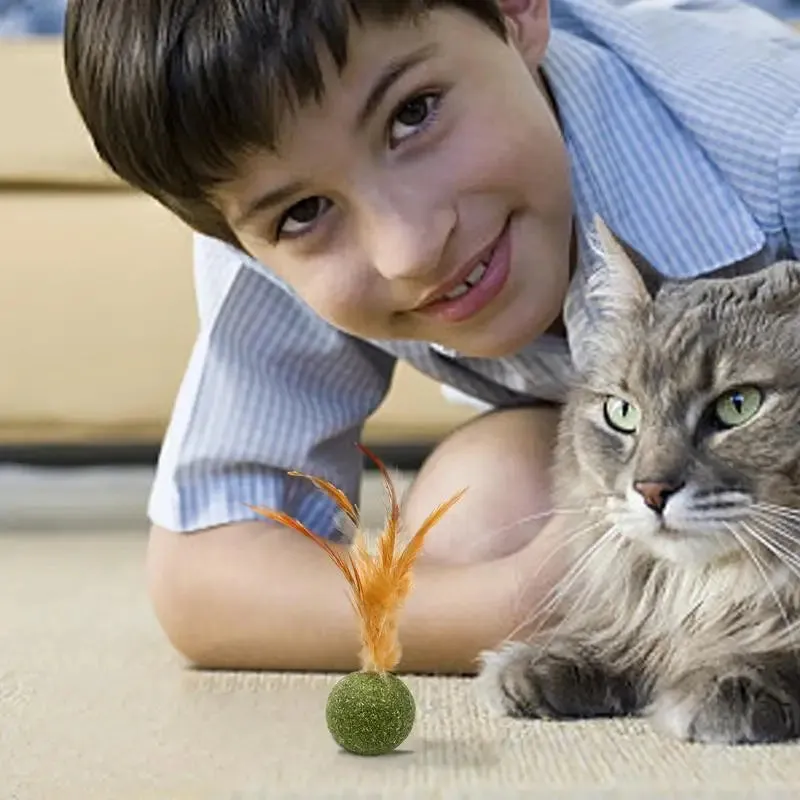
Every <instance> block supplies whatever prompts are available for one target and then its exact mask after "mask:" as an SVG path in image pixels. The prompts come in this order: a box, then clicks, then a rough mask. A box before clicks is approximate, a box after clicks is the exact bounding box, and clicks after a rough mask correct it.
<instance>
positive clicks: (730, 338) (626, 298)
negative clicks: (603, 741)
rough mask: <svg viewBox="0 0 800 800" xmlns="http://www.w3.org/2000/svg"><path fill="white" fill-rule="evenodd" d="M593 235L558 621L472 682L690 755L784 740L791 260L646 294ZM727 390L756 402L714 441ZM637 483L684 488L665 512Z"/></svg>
mask: <svg viewBox="0 0 800 800" xmlns="http://www.w3.org/2000/svg"><path fill="white" fill-rule="evenodd" d="M597 230H598V242H599V244H600V250H601V252H602V257H603V262H604V263H603V265H602V268H601V269H600V270H599V271H598V272H597V277H596V278H595V279H594V282H593V284H592V286H591V289H590V291H591V294H592V300H591V302H593V303H595V304H596V305H597V307H598V308H600V309H601V310H602V312H603V314H602V323H601V329H600V330H598V331H597V332H596V335H594V336H593V337H592V338H591V341H587V342H583V343H578V344H577V348H578V351H577V352H576V353H575V356H576V363H577V364H579V365H580V376H581V377H580V380H579V383H578V385H576V387H575V388H574V390H573V391H572V393H571V396H570V397H569V399H568V403H567V405H566V408H565V410H564V414H563V420H562V425H561V431H560V440H559V445H558V452H557V457H556V467H555V476H554V477H555V498H554V505H555V507H556V508H572V509H574V508H587V509H589V510H587V512H586V514H585V515H584V516H583V518H581V519H580V522H577V521H576V523H575V527H576V529H578V530H577V531H576V532H575V533H577V538H576V539H574V540H573V541H572V543H571V545H570V546H571V548H572V549H571V552H570V558H569V561H570V563H571V565H572V567H573V569H572V570H571V572H570V573H568V575H567V576H566V577H565V580H564V581H563V582H562V585H561V590H560V591H561V596H560V605H559V607H558V609H557V613H556V616H555V617H553V618H552V620H551V623H550V624H549V625H546V626H545V627H544V628H543V629H540V630H539V632H538V633H537V634H536V635H535V636H533V638H528V639H526V640H525V641H524V642H509V643H507V644H505V645H504V646H502V647H500V648H498V649H497V650H495V651H492V652H488V653H484V654H483V665H482V670H481V674H480V675H479V677H478V682H479V686H480V687H481V688H482V689H483V691H484V692H485V693H486V694H487V695H488V699H489V700H490V701H492V702H493V703H494V705H495V706H496V707H497V708H499V709H500V710H501V711H502V712H503V713H505V714H508V715H511V716H516V717H529V718H581V717H593V716H608V715H627V714H637V715H640V714H641V715H647V716H649V717H650V718H652V720H653V721H654V722H655V723H656V725H657V726H658V727H659V728H660V729H661V730H663V731H667V732H669V733H671V734H673V735H675V736H678V737H679V738H681V739H686V740H695V741H705V742H721V743H756V742H771V741H782V740H786V739H791V738H795V737H797V736H799V735H800V657H799V656H800V578H798V575H800V513H797V514H794V515H792V513H791V512H785V511H778V510H776V508H777V507H782V508H785V509H800V264H798V263H792V262H781V263H778V264H775V265H774V266H772V267H770V268H768V269H765V270H762V271H759V272H757V273H755V274H753V275H749V276H739V277H735V278H731V279H699V280H693V281H688V282H664V283H663V284H662V285H661V286H660V287H659V288H658V289H657V290H656V291H654V292H653V293H652V295H651V293H650V291H648V288H647V287H646V285H645V283H644V282H643V280H642V279H641V277H640V274H639V273H638V272H637V270H636V269H635V268H634V266H633V264H632V262H631V261H630V260H629V258H628V256H627V255H626V252H625V250H624V249H623V247H622V246H621V245H620V244H619V242H618V241H617V240H616V239H615V238H614V237H613V236H612V234H611V233H610V232H609V231H608V230H607V229H606V228H605V226H604V225H603V224H602V222H601V221H599V220H598V221H597ZM735 387H757V388H758V389H760V391H761V392H763V403H762V405H761V407H760V409H759V410H758V411H757V412H756V413H755V414H754V415H753V416H752V418H750V419H749V421H747V422H745V423H744V424H742V425H740V426H738V427H733V428H729V429H722V428H720V426H719V422H718V421H715V417H714V413H713V409H714V407H715V400H716V399H717V398H719V397H720V396H721V395H722V394H723V393H724V392H727V391H729V390H731V389H734V388H735ZM609 396H612V397H614V396H619V397H622V398H624V399H625V400H626V401H628V402H631V403H633V404H635V406H636V407H637V408H638V409H639V414H640V419H639V424H638V429H637V430H636V431H635V432H633V433H620V432H618V431H616V430H615V429H614V428H613V427H612V426H610V425H609V423H608V422H607V419H606V415H605V412H604V403H605V400H606V398H607V397H609ZM740 399H741V397H739V398H738V399H737V405H736V408H737V409H738V408H740V407H741V406H740V404H739V400H740ZM617 421H618V418H617ZM626 426H627V422H626ZM640 481H645V482H651V483H652V482H661V483H663V484H669V485H671V486H673V487H682V488H678V489H677V490H675V491H674V492H673V493H672V494H670V495H668V496H667V500H666V506H665V507H664V509H663V516H659V514H658V513H657V512H656V511H654V510H652V509H651V508H650V507H648V506H647V505H646V504H645V502H644V500H643V495H642V494H640V493H637V491H636V490H634V488H633V485H634V483H637V482H640ZM757 503H768V504H771V506H772V508H771V509H769V510H764V509H756V508H755V507H754V506H755V504H757ZM595 508H596V509H598V510H597V511H592V510H591V509H595ZM764 514H767V515H768V516H764ZM573 516H574V515H571V517H570V518H572V517H573ZM575 519H576V520H577V519H578V517H575ZM662 520H663V522H664V524H665V525H666V527H665V528H662V527H661V525H662ZM593 522H594V523H597V524H596V525H595V526H594V527H591V528H590V527H588V526H589V523H593ZM728 526H730V527H728ZM730 528H733V531H735V534H734V533H732V532H731V530H730ZM612 529H613V530H614V531H615V532H614V533H608V536H607V537H606V539H604V540H603V543H601V544H599V545H598V546H597V547H596V549H595V550H594V551H593V552H592V553H591V555H589V553H590V551H591V550H592V548H593V547H595V545H597V543H598V542H599V541H600V539H601V537H602V536H603V534H606V533H607V532H608V531H611V530H612ZM580 530H584V531H585V532H584V533H580V532H579V531H580ZM778 530H781V531H783V533H778ZM752 532H755V533H757V534H758V537H761V539H762V541H759V540H758V538H757V537H756V536H753V535H752ZM565 541H566V540H565ZM765 542H766V544H765ZM793 558H794V559H796V560H795V562H794V563H792V559H793ZM575 576H577V579H575V580H572V581H570V579H571V578H573V577H575Z"/></svg>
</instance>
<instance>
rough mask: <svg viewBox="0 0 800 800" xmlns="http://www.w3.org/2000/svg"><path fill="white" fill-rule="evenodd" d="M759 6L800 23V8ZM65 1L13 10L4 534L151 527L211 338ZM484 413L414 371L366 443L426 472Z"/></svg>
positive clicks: (1, 482)
mask: <svg viewBox="0 0 800 800" xmlns="http://www.w3.org/2000/svg"><path fill="white" fill-rule="evenodd" d="M118 1H119V2H122V0H118ZM654 1H658V2H660V1H661V0H654ZM753 4H754V5H759V6H761V7H763V8H765V9H766V10H768V11H769V12H771V13H773V14H775V15H777V16H779V17H781V18H784V19H787V20H788V19H800V0H754V3H753ZM65 5H66V0H0V108H2V117H1V118H2V123H0V125H1V126H2V128H1V130H2V134H0V234H2V235H0V265H1V266H2V269H0V297H2V298H3V313H2V314H0V365H2V370H3V374H4V375H5V376H6V377H5V379H4V380H3V381H2V383H0V529H3V528H5V529H12V530H16V531H20V530H23V529H37V528H73V529H74V528H76V527H80V528H85V527H86V526H92V527H101V528H102V527H107V526H110V525H113V526H119V525H125V526H129V525H134V526H136V527H139V526H141V529H142V531H144V530H145V529H146V528H145V525H146V501H147V494H148V491H149V487H150V481H151V479H152V473H153V468H154V465H155V463H156V459H157V456H158V450H159V445H160V442H161V437H162V436H163V433H164V430H165V427H166V424H167V421H168V418H169V414H170V409H171V406H172V402H173V399H174V397H175V394H176V392H177V391H178V387H179V384H180V380H181V376H182V374H183V370H184V368H185V365H186V362H187V359H188V358H189V355H190V351H191V347H192V343H193V339H194V336H195V332H196V319H195V308H194V297H193V289H192V280H191V278H192V275H191V254H192V253H191V247H192V243H191V235H190V232H189V231H188V230H187V229H186V228H185V227H184V226H183V225H182V224H181V223H179V222H178V221H176V220H174V219H173V218H172V217H171V216H170V215H169V214H168V213H167V212H166V211H164V210H163V209H161V208H160V207H159V206H157V205H156V204H155V203H154V202H153V201H151V200H150V199H149V198H147V197H143V196H141V195H139V194H137V193H136V192H133V191H131V190H130V189H129V188H127V187H126V186H123V185H122V184H121V183H120V182H119V181H117V180H116V179H115V178H114V177H113V176H112V175H110V174H109V173H108V172H107V171H106V169H105V168H104V167H103V166H102V165H101V163H100V162H99V160H98V159H97V158H96V156H95V154H94V151H93V149H92V147H91V143H90V141H89V139H88V137H87V135H86V133H85V131H84V129H83V127H82V124H81V123H80V121H79V119H78V117H77V114H76V112H75V110H74V108H73V106H72V103H71V100H70V98H69V95H68V92H67V88H66V83H65V81H64V76H63V70H62V64H61V39H60V37H61V31H62V20H63V14H64V8H65ZM220 413H225V409H220ZM473 413H475V412H474V410H473V409H470V408H468V407H465V406H463V405H453V404H452V403H449V402H447V401H446V400H445V399H444V398H443V397H442V394H441V392H440V390H439V387H438V386H436V385H434V384H433V383H432V382H430V381H428V380H427V379H425V378H422V377H420V376H418V375H415V374H413V373H411V372H410V371H407V370H405V369H401V370H400V371H399V372H398V376H397V379H396V381H395V384H394V387H393V390H392V393H391V395H390V397H389V399H388V400H387V401H386V403H385V404H384V406H383V407H382V408H381V409H380V410H379V412H378V414H377V415H376V416H375V418H373V420H371V421H370V424H369V426H368V429H367V433H366V439H367V441H368V442H369V443H370V444H371V445H372V446H373V447H375V448H376V449H379V450H380V451H381V453H382V454H383V455H384V457H386V458H387V459H388V460H390V461H391V463H393V464H394V465H396V466H398V467H406V468H413V467H414V466H415V465H416V464H418V463H419V460H420V459H421V458H422V457H423V456H424V454H425V453H426V452H427V450H428V448H429V447H430V446H431V445H432V444H433V443H434V442H435V441H437V440H438V439H440V438H441V437H442V436H443V435H444V434H445V433H446V432H447V431H448V430H450V429H452V427H454V426H455V425H457V424H459V423H461V422H462V421H464V420H465V419H467V418H468V417H469V416H470V415H472V414H473Z"/></svg>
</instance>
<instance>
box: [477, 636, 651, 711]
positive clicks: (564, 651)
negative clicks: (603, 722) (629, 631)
mask: <svg viewBox="0 0 800 800" xmlns="http://www.w3.org/2000/svg"><path fill="white" fill-rule="evenodd" d="M481 658H482V666H481V670H480V673H479V675H478V677H477V679H476V680H477V686H478V691H479V692H480V694H481V695H482V696H483V698H484V700H485V701H486V702H487V703H488V705H489V706H490V707H491V708H492V709H493V710H494V711H495V712H497V713H500V714H503V715H507V716H510V717H517V718H529V719H580V718H588V717H600V716H619V715H624V714H629V713H631V712H633V711H634V710H636V708H637V706H638V701H637V690H636V685H635V683H634V681H632V680H630V679H629V678H628V677H627V676H624V675H618V674H614V673H612V672H611V671H609V670H607V669H605V668H604V667H603V666H602V665H601V664H600V663H599V662H597V661H594V660H592V659H591V658H588V657H587V656H586V654H585V653H584V652H582V651H581V648H580V647H579V646H577V645H575V644H573V643H571V642H570V641H568V640H555V641H553V642H548V643H547V646H546V647H540V646H538V645H536V644H524V643H521V642H510V643H508V644H506V645H504V646H503V647H501V648H500V649H499V650H494V651H489V652H484V653H482V654H481Z"/></svg>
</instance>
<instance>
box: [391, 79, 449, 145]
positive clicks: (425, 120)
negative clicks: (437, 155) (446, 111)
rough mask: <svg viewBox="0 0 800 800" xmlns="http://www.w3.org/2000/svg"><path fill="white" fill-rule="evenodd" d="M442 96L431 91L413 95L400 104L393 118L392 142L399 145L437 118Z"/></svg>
mask: <svg viewBox="0 0 800 800" xmlns="http://www.w3.org/2000/svg"><path fill="white" fill-rule="evenodd" d="M439 101H440V96H439V95H438V94H437V93H433V92H429V93H428V94H420V95H417V96H416V97H412V98H411V99H410V100H407V101H406V102H405V103H403V105H401V106H400V108H399V109H398V111H397V112H396V113H395V115H394V117H393V118H392V126H391V137H390V138H391V142H392V145H393V146H394V145H397V144H399V143H400V142H402V141H403V140H404V139H407V138H408V137H409V136H413V135H414V134H415V133H417V132H418V131H419V130H420V129H421V128H425V127H427V126H428V125H430V124H431V122H433V120H434V119H435V118H436V111H437V110H438V108H439Z"/></svg>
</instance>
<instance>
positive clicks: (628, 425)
mask: <svg viewBox="0 0 800 800" xmlns="http://www.w3.org/2000/svg"><path fill="white" fill-rule="evenodd" d="M603 412H604V413H605V417H606V422H607V423H608V424H609V425H610V426H611V427H612V428H614V430H617V431H619V432H620V433H635V432H636V430H637V429H638V427H639V409H638V408H636V406H635V405H633V404H632V403H629V402H628V401H627V400H623V399H622V398H621V397H607V398H606V402H605V405H604V406H603Z"/></svg>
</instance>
